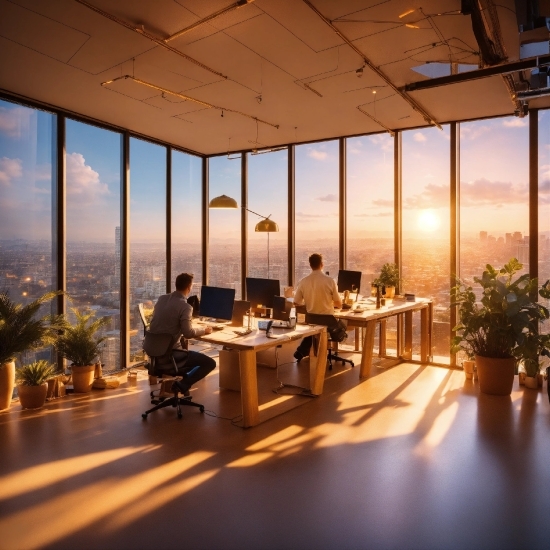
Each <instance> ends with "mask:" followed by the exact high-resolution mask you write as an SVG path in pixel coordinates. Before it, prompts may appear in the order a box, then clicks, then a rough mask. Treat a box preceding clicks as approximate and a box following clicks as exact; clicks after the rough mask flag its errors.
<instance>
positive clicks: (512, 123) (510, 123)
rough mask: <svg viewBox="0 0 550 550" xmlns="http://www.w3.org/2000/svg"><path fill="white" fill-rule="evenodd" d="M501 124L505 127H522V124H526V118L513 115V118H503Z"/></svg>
mask: <svg viewBox="0 0 550 550" xmlns="http://www.w3.org/2000/svg"><path fill="white" fill-rule="evenodd" d="M502 125H503V126H504V127H505V128H523V127H524V126H527V120H526V119H523V118H517V117H515V118H513V119H507V120H503V121H502Z"/></svg>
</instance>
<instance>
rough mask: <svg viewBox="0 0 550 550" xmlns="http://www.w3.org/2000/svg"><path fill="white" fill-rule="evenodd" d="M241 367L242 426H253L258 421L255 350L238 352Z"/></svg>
mask: <svg viewBox="0 0 550 550" xmlns="http://www.w3.org/2000/svg"><path fill="white" fill-rule="evenodd" d="M239 363H240V367H241V403H242V409H243V427H244V428H249V427H250V426H255V425H256V424H258V423H259V421H260V413H259V409H258V376H257V372H256V352H255V351H253V350H245V351H240V352H239Z"/></svg>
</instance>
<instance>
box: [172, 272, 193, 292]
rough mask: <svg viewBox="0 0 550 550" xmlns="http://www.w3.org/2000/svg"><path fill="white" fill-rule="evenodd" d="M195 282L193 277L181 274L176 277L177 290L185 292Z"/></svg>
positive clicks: (188, 274)
mask: <svg viewBox="0 0 550 550" xmlns="http://www.w3.org/2000/svg"><path fill="white" fill-rule="evenodd" d="M192 282H193V275H191V274H190V273H180V274H179V275H178V276H177V277H176V290H185V289H186V288H187V287H188V286H189V285H190V284H191V283H192Z"/></svg>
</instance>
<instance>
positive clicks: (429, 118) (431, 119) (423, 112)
mask: <svg viewBox="0 0 550 550" xmlns="http://www.w3.org/2000/svg"><path fill="white" fill-rule="evenodd" d="M302 1H303V2H304V3H305V4H306V5H307V6H308V7H309V8H311V9H312V10H313V11H314V12H315V13H316V14H317V15H318V16H319V17H320V18H321V19H322V20H323V21H324V22H325V23H326V24H327V25H328V26H329V27H330V28H331V29H332V30H333V31H334V32H335V33H336V34H337V35H338V36H339V37H340V38H341V39H342V40H343V41H344V42H345V43H346V44H347V45H348V46H349V47H350V48H351V49H352V50H353V51H354V52H355V53H356V54H357V55H359V56H360V57H361V59H363V61H364V62H365V65H366V66H367V67H368V68H369V69H371V70H372V71H374V72H375V73H376V74H377V75H378V76H379V77H380V78H381V79H382V80H383V81H384V82H385V83H386V84H387V85H388V86H390V88H392V90H394V91H395V92H396V93H397V94H399V96H401V98H403V99H404V100H405V101H406V102H407V103H408V104H409V105H410V106H411V107H412V108H413V109H414V110H415V111H416V112H418V113H420V115H422V117H423V118H424V120H425V121H426V122H427V123H428V124H430V125H435V126H437V127H438V128H439V129H440V130H441V124H439V122H437V120H435V118H434V117H433V116H432V115H430V114H429V113H428V112H427V111H426V110H425V109H424V108H423V107H422V106H421V105H420V104H419V103H417V102H416V101H415V100H414V99H413V98H412V97H410V96H409V95H408V94H407V93H405V92H404V91H402V90H400V89H399V88H398V87H397V86H396V85H395V84H394V83H393V82H392V81H391V80H390V79H389V78H388V77H387V76H386V74H385V73H384V72H383V71H381V70H380V69H379V68H378V67H376V66H375V65H374V64H373V63H372V61H371V60H370V59H369V58H368V57H366V56H365V54H364V53H363V52H362V51H361V50H360V49H359V48H357V46H356V45H355V44H354V43H353V42H352V41H351V40H350V39H349V38H348V37H347V36H345V35H344V34H343V33H342V32H341V31H340V30H339V29H338V28H337V27H335V26H334V24H333V23H332V21H330V20H329V19H327V18H326V17H325V16H324V15H323V14H322V13H321V12H320V11H319V10H318V9H317V8H316V7H315V6H314V5H313V4H312V3H311V2H310V1H309V0H302Z"/></svg>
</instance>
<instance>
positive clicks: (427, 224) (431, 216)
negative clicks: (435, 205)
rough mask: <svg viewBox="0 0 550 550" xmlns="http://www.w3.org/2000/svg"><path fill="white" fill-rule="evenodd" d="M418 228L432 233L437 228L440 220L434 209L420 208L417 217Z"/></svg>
mask: <svg viewBox="0 0 550 550" xmlns="http://www.w3.org/2000/svg"><path fill="white" fill-rule="evenodd" d="M417 225H418V229H419V230H420V231H423V232H424V233H432V232H434V231H436V230H437V229H439V226H440V225H441V220H440V219H439V216H438V215H437V214H436V213H435V211H434V210H421V211H420V213H419V215H418V219H417Z"/></svg>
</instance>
